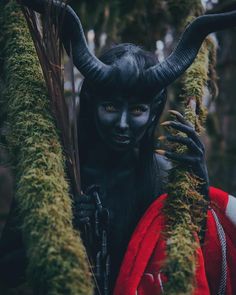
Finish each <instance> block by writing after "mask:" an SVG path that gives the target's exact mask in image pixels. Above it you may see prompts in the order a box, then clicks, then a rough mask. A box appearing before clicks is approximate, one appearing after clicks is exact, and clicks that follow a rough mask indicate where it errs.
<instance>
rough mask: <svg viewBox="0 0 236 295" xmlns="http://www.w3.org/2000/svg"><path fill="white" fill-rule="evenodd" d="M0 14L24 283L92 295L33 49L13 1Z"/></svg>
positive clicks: (39, 290) (73, 294)
mask: <svg viewBox="0 0 236 295" xmlns="http://www.w3.org/2000/svg"><path fill="white" fill-rule="evenodd" d="M0 14H1V15H0V17H1V20H2V23H3V37H4V48H3V49H2V54H3V56H4V73H5V74H4V81H5V87H6V88H5V91H4V100H5V104H6V106H7V112H8V124H9V126H10V133H9V135H8V138H7V140H8V147H9V149H10V151H11V154H12V157H13V159H14V165H15V174H16V195H15V197H16V202H17V207H18V210H19V214H20V220H21V228H22V232H23V241H24V244H25V247H26V253H27V257H28V269H27V274H28V279H29V282H30V284H31V285H32V286H33V289H34V292H35V293H37V294H44V295H45V294H50V295H54V294H55V295H58V294H71V295H76V294H84V295H88V294H92V287H91V286H92V285H91V275H90V273H89V270H88V266H87V261H86V256H85V251H84V247H83V246H82V243H81V240H80V237H79V235H78V233H76V232H75V231H74V230H73V227H72V210H71V205H72V204H71V199H70V196H69V194H68V183H67V181H66V179H65V172H64V158H63V154H62V148H61V145H60V142H59V139H58V134H57V131H56V128H55V124H54V120H53V118H52V116H51V112H50V107H49V99H48V97H47V93H46V89H45V83H44V81H43V77H42V73H41V71H40V67H39V63H38V60H37V56H36V53H35V50H34V46H33V43H32V41H31V37H30V35H29V33H28V29H27V26H26V23H25V20H24V17H23V15H22V13H21V10H20V7H19V5H17V4H16V2H15V1H13V0H10V1H8V3H7V4H6V5H5V7H4V8H3V9H2V10H1V12H0ZM1 29H2V28H1Z"/></svg>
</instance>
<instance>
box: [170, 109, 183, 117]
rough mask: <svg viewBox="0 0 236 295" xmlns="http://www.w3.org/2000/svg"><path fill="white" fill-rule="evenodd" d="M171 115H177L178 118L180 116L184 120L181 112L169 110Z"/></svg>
mask: <svg viewBox="0 0 236 295" xmlns="http://www.w3.org/2000/svg"><path fill="white" fill-rule="evenodd" d="M169 113H171V114H173V115H176V116H180V117H181V118H183V115H182V114H181V113H180V112H178V111H176V110H169Z"/></svg>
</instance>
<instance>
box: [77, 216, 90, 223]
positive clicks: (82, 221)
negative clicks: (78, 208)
mask: <svg viewBox="0 0 236 295" xmlns="http://www.w3.org/2000/svg"><path fill="white" fill-rule="evenodd" d="M79 221H80V223H82V224H89V223H90V218H89V217H84V218H80V219H79Z"/></svg>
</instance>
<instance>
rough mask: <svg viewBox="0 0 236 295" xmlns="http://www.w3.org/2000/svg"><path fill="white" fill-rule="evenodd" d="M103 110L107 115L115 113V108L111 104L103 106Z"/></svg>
mask: <svg viewBox="0 0 236 295" xmlns="http://www.w3.org/2000/svg"><path fill="white" fill-rule="evenodd" d="M104 109H105V111H106V112H108V113H113V112H116V108H115V106H114V105H112V104H107V105H105V106H104Z"/></svg>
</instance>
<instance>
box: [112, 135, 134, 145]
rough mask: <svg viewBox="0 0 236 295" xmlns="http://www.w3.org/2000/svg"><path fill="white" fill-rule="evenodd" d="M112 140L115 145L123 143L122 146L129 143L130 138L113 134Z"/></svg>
mask: <svg viewBox="0 0 236 295" xmlns="http://www.w3.org/2000/svg"><path fill="white" fill-rule="evenodd" d="M113 139H114V140H115V142H117V143H123V144H128V143H129V142H130V138H129V136H127V135H122V134H115V135H114V136H113Z"/></svg>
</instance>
